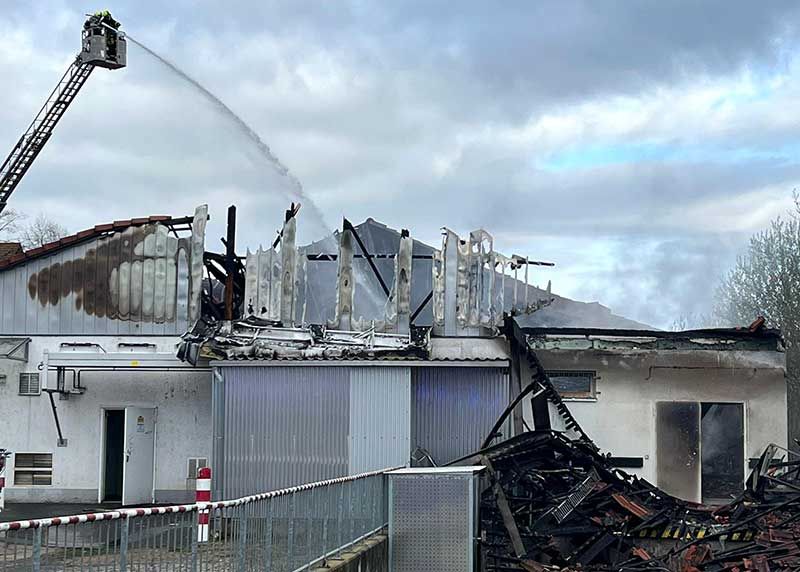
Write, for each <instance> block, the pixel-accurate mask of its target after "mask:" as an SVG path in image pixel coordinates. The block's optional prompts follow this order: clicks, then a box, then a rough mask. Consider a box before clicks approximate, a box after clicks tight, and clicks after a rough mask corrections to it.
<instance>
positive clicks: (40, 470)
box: [13, 451, 53, 487]
mask: <svg viewBox="0 0 800 572" xmlns="http://www.w3.org/2000/svg"><path fill="white" fill-rule="evenodd" d="M36 455H49V457H50V459H49V460H50V466H49V467H36V466H35V464H36V463H35V456H36ZM20 456H31V464H30V465H22V466H20V465H19V457H20ZM18 473H25V474H30V475H31V482H30V483H19V482H17V474H18ZM13 475H14V486H15V487H50V486H53V453H52V452H50V451H25V452H22V453H14V469H13ZM36 475H46V476H49V477H50V482H48V483H37V482H35V478H34V477H35V476H36Z"/></svg>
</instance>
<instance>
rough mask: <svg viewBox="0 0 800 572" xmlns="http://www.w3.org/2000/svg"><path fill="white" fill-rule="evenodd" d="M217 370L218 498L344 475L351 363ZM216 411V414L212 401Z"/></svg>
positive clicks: (216, 445)
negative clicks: (220, 385)
mask: <svg viewBox="0 0 800 572" xmlns="http://www.w3.org/2000/svg"><path fill="white" fill-rule="evenodd" d="M221 371H222V374H223V376H224V386H225V389H224V454H223V457H224V460H223V467H222V472H223V479H224V480H223V483H224V484H223V491H222V495H223V496H224V498H228V499H230V498H237V497H240V496H245V495H248V494H253V493H256V492H264V491H271V490H275V489H278V488H282V487H288V486H292V485H297V484H302V483H310V482H314V481H320V480H323V479H329V478H334V477H341V476H345V475H346V474H347V471H348V455H347V449H348V442H347V433H348V428H349V412H350V407H349V401H350V399H349V398H350V371H349V368H346V367H246V366H245V367H226V368H223V369H222V370H221ZM217 398H219V396H217ZM214 413H215V414H216V415H219V412H218V411H217V408H216V407H214ZM215 423H219V421H215ZM218 445H219V439H215V448H217V447H218ZM214 457H215V458H217V459H218V458H219V455H217V454H216V453H215V455H214ZM217 471H219V467H217Z"/></svg>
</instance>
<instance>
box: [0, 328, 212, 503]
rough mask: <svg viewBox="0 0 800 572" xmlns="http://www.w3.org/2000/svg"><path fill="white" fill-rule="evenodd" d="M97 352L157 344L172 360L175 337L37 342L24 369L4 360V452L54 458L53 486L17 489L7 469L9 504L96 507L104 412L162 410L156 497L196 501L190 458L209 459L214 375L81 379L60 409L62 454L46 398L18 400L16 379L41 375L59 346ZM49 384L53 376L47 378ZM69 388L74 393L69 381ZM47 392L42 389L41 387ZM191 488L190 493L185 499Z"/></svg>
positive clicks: (0, 416) (119, 374)
mask: <svg viewBox="0 0 800 572" xmlns="http://www.w3.org/2000/svg"><path fill="white" fill-rule="evenodd" d="M88 341H91V342H93V343H98V344H100V345H101V346H102V347H103V349H105V350H106V351H107V352H116V351H118V350H117V348H118V344H119V343H152V344H156V346H157V347H156V350H157V351H158V352H170V353H174V350H175V344H176V343H177V342H178V338H177V337H172V336H168V337H146V336H135V337H117V336H92V337H91V339H89V338H81V337H79V336H72V337H69V336H36V337H33V338H32V341H31V343H30V347H29V358H28V362H27V363H21V362H17V361H11V360H6V359H0V374H3V373H4V374H6V383H5V384H2V385H0V447H4V448H6V449H10V450H12V451H16V452H39V453H52V454H53V484H52V485H51V486H28V487H18V486H14V485H13V483H14V478H13V475H14V470H13V463H12V465H11V466H9V467H8V469H7V482H8V484H9V485H10V486H9V488H8V489H7V491H6V500H7V501H8V502H97V500H98V489H99V486H100V467H101V455H102V436H103V423H102V419H103V408H112V409H114V408H124V407H126V406H141V407H156V408H158V422H157V426H156V458H155V463H156V469H155V489H156V500H157V501H158V502H183V501H186V500H189V499H191V498H193V492H191V491H193V487H194V481H187V479H186V476H187V460H188V457H208V458H210V457H211V374H210V372H207V371H196V370H188V371H185V372H184V371H170V372H166V371H165V372H155V371H114V372H89V373H84V374H83V376H82V384H83V385H84V386H85V387H86V392H85V393H84V394H83V395H73V396H70V399H69V400H67V401H63V400H59V399H58V395H55V396H54V397H55V400H56V401H55V403H56V406H57V408H58V415H59V419H60V422H61V427H62V431H63V434H64V437H65V438H66V439H67V440H68V444H67V446H66V447H58V446H57V432H56V427H55V422H54V419H53V413H52V410H51V408H50V402H49V399H48V397H47V395H46V394H45V393H42V394H41V395H39V396H34V397H26V396H21V395H19V394H18V389H19V373H20V372H21V371H27V372H37V371H38V370H37V365H38V364H39V363H40V362H41V361H42V357H43V352H44V350H49V351H50V352H56V351H59V348H60V344H61V343H62V342H73V343H74V342H88ZM50 375H51V376H53V375H55V374H54V373H52V372H51V373H50ZM67 385H68V386H71V379H70V378H69V376H68V379H67ZM42 386H43V387H44V386H45V381H44V379H42ZM187 488H188V489H189V491H188V492H187Z"/></svg>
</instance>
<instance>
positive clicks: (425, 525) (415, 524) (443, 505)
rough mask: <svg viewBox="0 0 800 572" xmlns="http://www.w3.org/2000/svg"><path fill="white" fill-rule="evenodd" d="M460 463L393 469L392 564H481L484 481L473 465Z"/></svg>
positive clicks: (459, 570)
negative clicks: (427, 468)
mask: <svg viewBox="0 0 800 572" xmlns="http://www.w3.org/2000/svg"><path fill="white" fill-rule="evenodd" d="M459 469H463V472H452V471H453V469H449V468H448V469H444V470H443V471H442V472H440V473H435V472H425V473H421V474H413V473H411V472H400V473H398V472H391V473H389V570H391V571H392V572H420V571H421V570H435V571H436V572H474V571H475V570H477V567H476V565H475V557H476V554H477V542H476V539H477V538H478V518H477V512H478V496H479V490H480V487H479V483H478V482H477V480H478V477H477V474H476V473H474V472H472V470H471V469H472V467H459ZM409 471H410V470H409ZM445 471H446V472H445Z"/></svg>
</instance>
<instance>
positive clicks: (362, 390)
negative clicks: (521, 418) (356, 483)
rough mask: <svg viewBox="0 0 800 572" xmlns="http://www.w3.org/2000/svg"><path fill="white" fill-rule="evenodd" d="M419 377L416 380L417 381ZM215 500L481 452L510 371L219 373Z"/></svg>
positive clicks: (236, 369)
mask: <svg viewBox="0 0 800 572" xmlns="http://www.w3.org/2000/svg"><path fill="white" fill-rule="evenodd" d="M412 372H413V373H412ZM214 380H215V381H214V391H213V404H212V411H213V418H214V452H213V466H214V469H215V475H216V476H215V479H214V487H215V488H214V491H215V498H217V499H220V498H236V497H240V496H245V495H248V494H254V493H258V492H264V491H269V490H274V489H276V488H281V487H287V486H292V485H298V484H302V483H308V482H312V481H318V480H322V479H328V478H334V477H340V476H344V475H348V474H354V473H358V472H362V471H368V470H375V469H381V468H386V467H396V466H401V465H405V464H407V463H408V462H409V459H410V456H411V452H412V450H413V449H414V448H415V447H416V446H422V447H424V448H425V449H427V450H428V451H430V452H431V453H432V454H433V456H434V458H436V460H437V461H439V462H445V461H449V460H452V459H454V458H457V457H460V456H463V455H465V454H468V453H471V452H472V451H474V450H475V449H476V448H477V447H478V446H479V445H480V443H481V441H482V440H483V439H484V438H485V437H486V434H487V433H488V431H489V429H491V426H492V425H493V424H494V422H495V421H496V420H497V417H498V416H499V415H500V413H501V412H502V411H503V409H505V407H506V405H507V404H508V394H509V387H508V376H507V375H506V371H505V369H504V368H475V367H419V368H410V367H403V366H377V365H364V366H352V367H351V366H334V365H331V366H257V365H248V366H237V365H224V366H218V367H217V368H215V375H214Z"/></svg>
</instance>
